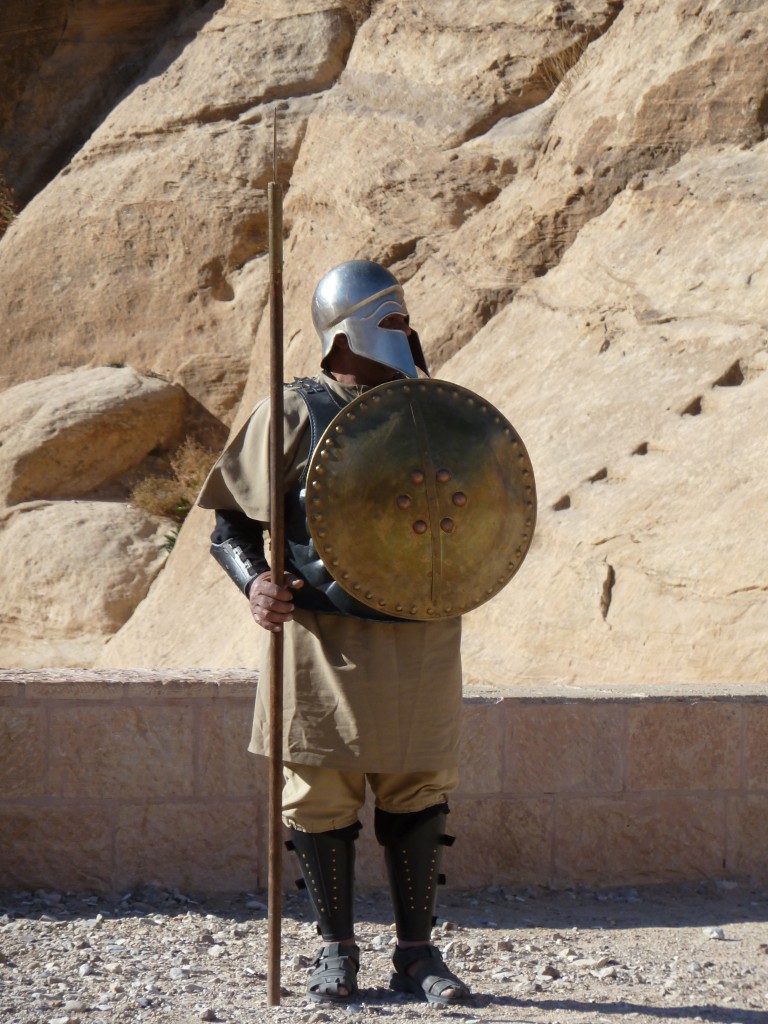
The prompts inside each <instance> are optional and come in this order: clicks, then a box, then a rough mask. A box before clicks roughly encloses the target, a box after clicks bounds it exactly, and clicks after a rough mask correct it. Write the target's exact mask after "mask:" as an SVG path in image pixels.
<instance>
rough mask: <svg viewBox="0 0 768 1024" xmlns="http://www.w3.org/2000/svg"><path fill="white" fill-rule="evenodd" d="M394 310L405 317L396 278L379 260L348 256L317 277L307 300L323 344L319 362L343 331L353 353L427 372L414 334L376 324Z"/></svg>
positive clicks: (413, 373)
mask: <svg viewBox="0 0 768 1024" xmlns="http://www.w3.org/2000/svg"><path fill="white" fill-rule="evenodd" d="M393 313H398V314H400V315H401V316H408V309H407V307H406V305H405V298H404V296H403V289H402V287H401V286H400V284H399V283H398V281H397V278H396V277H395V276H394V275H393V274H391V273H390V272H389V271H388V270H386V269H385V268H384V267H382V266H381V265H380V264H379V263H374V262H373V261H371V260H350V261H349V262H347V263H342V264H340V265H339V266H338V267H334V268H333V270H331V271H329V272H328V273H327V274H326V275H325V277H324V278H323V279H322V281H320V283H319V284H318V286H317V288H316V289H315V294H314V297H313V299H312V320H313V322H314V325H315V330H316V331H317V333H318V335H319V336H320V340H321V342H322V346H323V354H322V360H321V366H322V365H324V364H325V361H326V359H327V357H328V355H329V354H330V351H331V348H332V347H333V339H334V338H335V337H336V335H337V334H344V335H345V336H346V338H347V340H348V342H349V347H350V349H351V350H352V352H354V353H355V355H359V356H362V357H364V358H365V359H372V360H373V361H374V362H376V363H381V364H382V365H384V366H389V367H391V368H392V369H393V370H396V371H398V372H399V373H402V374H403V375H404V376H406V377H417V376H418V369H422V370H423V371H424V373H426V372H427V367H426V362H425V359H424V354H423V352H422V350H421V344H420V343H419V339H418V336H417V335H416V334H415V332H414V333H412V335H411V337H410V338H409V336H408V335H407V334H406V333H405V331H400V330H395V329H391V328H385V327H381V321H382V320H384V319H385V318H386V317H388V316H391V315H392V314H393Z"/></svg>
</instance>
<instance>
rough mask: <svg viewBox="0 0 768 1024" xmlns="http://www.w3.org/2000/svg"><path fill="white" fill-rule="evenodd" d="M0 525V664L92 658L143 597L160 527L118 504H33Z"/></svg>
mask: <svg viewBox="0 0 768 1024" xmlns="http://www.w3.org/2000/svg"><path fill="white" fill-rule="evenodd" d="M0 525H2V529H0V562H1V563H2V565H3V587H2V591H1V592H0V622H2V628H0V663H1V664H3V665H14V666H17V667H28V668H36V667H37V668H40V667H67V666H74V665H84V664H89V663H91V662H93V660H94V659H95V657H96V655H97V653H98V651H99V649H100V648H101V647H102V645H103V644H104V642H105V641H106V640H107V638H108V637H109V636H111V635H112V634H113V633H114V632H115V631H116V630H117V629H119V628H120V626H121V625H123V623H124V622H125V621H126V620H127V619H129V617H130V615H131V613H132V612H133V610H134V608H135V607H136V606H137V605H138V604H139V603H140V602H141V601H142V600H143V598H144V597H145V596H146V593H147V590H148V589H149V585H150V583H151V582H152V579H153V578H154V577H155V575H156V574H157V573H158V572H159V570H160V568H161V567H162V565H163V562H164V561H165V558H166V552H165V551H164V550H163V548H162V543H163V535H164V533H165V532H166V531H167V529H168V526H167V524H166V523H165V522H163V521H158V520H156V519H152V518H150V517H149V516H147V515H146V514H145V513H144V512H141V511H139V510H138V509H135V508H132V507H130V506H128V505H125V504H122V503H119V502H89V501H64V502H55V503H51V502H37V503H29V504H27V505H22V506H17V507H16V508H15V509H13V510H12V511H10V512H6V513H5V515H4V517H3V520H2V523H1V524H0Z"/></svg>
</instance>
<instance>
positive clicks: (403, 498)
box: [397, 494, 411, 510]
mask: <svg viewBox="0 0 768 1024" xmlns="http://www.w3.org/2000/svg"><path fill="white" fill-rule="evenodd" d="M397 507H398V508H401V509H403V510H405V509H407V508H410V507H411V498H410V495H408V494H401V495H400V497H399V498H398V499H397Z"/></svg>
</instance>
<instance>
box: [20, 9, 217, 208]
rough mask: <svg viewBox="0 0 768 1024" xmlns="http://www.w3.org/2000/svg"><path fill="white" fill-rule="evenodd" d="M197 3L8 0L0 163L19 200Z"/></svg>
mask: <svg viewBox="0 0 768 1024" xmlns="http://www.w3.org/2000/svg"><path fill="white" fill-rule="evenodd" d="M202 3H203V0H191V2H190V0H155V3H152V4H137V3H135V0H117V2H112V3H109V4H104V3H101V2H100V0H79V2H78V3H77V4H74V5H73V4H72V3H70V2H69V0H44V2H41V3H34V4H30V3H28V2H27V0H6V2H5V3H4V5H3V14H4V16H5V19H6V24H7V25H12V26H13V31H12V32H8V33H4V34H3V35H2V36H0V57H1V58H2V65H3V91H2V94H1V95H0V166H2V167H3V169H4V171H5V174H6V176H7V177H8V180H9V181H12V182H13V184H14V188H15V190H16V192H17V193H18V194H19V195H20V196H21V197H22V198H23V199H24V200H25V201H26V200H28V199H29V198H30V196H31V195H33V194H34V193H35V192H37V191H39V189H40V188H41V187H42V186H43V185H44V184H45V183H46V182H47V181H48V180H50V178H51V177H52V176H53V175H54V174H55V173H56V171H58V170H59V168H60V167H61V166H62V165H63V164H64V163H66V160H67V157H68V155H69V154H71V153H73V152H75V151H76V150H77V149H79V148H80V146H82V144H83V142H85V140H86V139H87V138H88V135H89V134H90V132H91V131H92V130H93V128H94V127H95V126H96V124H98V122H99V121H100V120H101V119H102V118H103V117H104V115H105V114H107V113H108V112H109V110H110V108H111V107H112V105H113V104H114V103H115V101H116V100H117V99H118V98H119V96H120V94H121V93H122V92H123V90H124V89H126V87H128V86H129V85H130V83H131V82H132V81H133V80H134V79H135V78H136V75H137V74H139V73H140V72H141V69H142V67H143V66H144V64H146V61H147V59H148V57H149V56H150V55H151V54H152V53H153V52H154V51H156V50H157V49H159V47H160V46H161V45H162V43H163V42H164V40H165V38H166V35H167V33H168V31H169V28H170V26H172V24H173V22H174V20H175V19H176V18H177V17H178V15H179V14H180V13H181V12H186V13H189V10H190V8H192V7H200V6H201V5H202Z"/></svg>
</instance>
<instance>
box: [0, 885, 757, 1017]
mask: <svg viewBox="0 0 768 1024" xmlns="http://www.w3.org/2000/svg"><path fill="white" fill-rule="evenodd" d="M56 895H58V897H59V898H58V899H56V898H55V897H56ZM518 895H521V896H523V898H524V902H522V903H521V901H519V900H518V899H517V896H518ZM601 895H602V896H603V897H604V898H602V899H601V898H598V897H599V896H601ZM470 900H471V901H474V902H470ZM249 904H252V905H249ZM356 904H357V909H358V922H359V925H358V927H359V936H358V938H359V944H360V947H361V950H362V956H363V963H362V970H361V974H360V994H359V997H356V998H355V1000H354V1002H353V1003H351V1004H349V1006H346V1005H344V1004H342V1005H341V1006H320V1005H318V1004H315V1003H311V1002H309V1001H308V1000H307V998H306V995H305V978H306V976H305V975H304V974H302V972H305V971H306V968H307V966H308V965H309V964H310V963H311V960H312V959H313V957H314V954H315V953H316V951H317V948H318V936H317V934H316V930H315V925H314V922H313V921H312V920H311V916H310V914H309V912H308V903H307V901H306V897H304V896H298V895H297V896H292V895H286V901H285V914H284V920H283V941H282V949H281V959H282V971H283V972H284V976H283V977H282V978H281V981H282V982H283V986H282V988H281V992H282V994H281V1001H280V1005H279V1006H278V1007H268V1006H267V1000H266V966H267V919H266V917H265V916H264V914H263V912H262V911H263V910H265V909H266V904H265V903H264V902H263V901H262V900H259V899H257V898H256V897H255V896H254V895H253V894H248V895H247V896H241V897H236V896H232V897H210V898H198V897H194V898H192V897H190V896H185V895H182V894H178V893H175V892H174V891H171V890H163V889H160V888H150V887H142V889H141V890H136V891H135V892H132V893H127V894H121V895H120V896H119V897H117V898H115V899H106V898H100V897H87V898H86V899H84V898H83V896H82V895H79V894H72V893H64V892H62V893H59V894H53V895H52V894H51V893H50V892H45V894H44V895H42V894H39V895H36V894H31V893H25V894H8V893H5V894H0V1021H5V1020H8V1021H9V1024H51V1022H53V1021H55V1022H57V1024H194V1021H195V1020H198V1021H213V1022H222V1024H267V1022H269V1024H327V1022H339V1021H341V1020H344V1019H349V1018H356V1019H359V1020H361V1021H366V1022H370V1024H436V1022H437V1021H439V1020H441V1019H444V1020H445V1022H446V1024H447V1021H448V1018H449V1017H450V1018H453V1017H456V1018H457V1019H458V1018H461V1020H462V1021H464V1024H484V1022H485V1024H495V1022H497V1021H500V1020H517V1019H521V1020H522V1019H525V1021H526V1024H600V1022H601V1021H603V1020H608V1021H610V1018H611V1017H612V1016H615V1015H616V1014H617V1013H618V1014H620V1015H621V1016H627V1017H632V1019H633V1024H669V1020H670V1019H671V1018H672V1017H680V1018H681V1019H682V1017H683V1016H684V1015H685V1014H686V1012H687V1011H688V1010H689V1009H691V1008H694V1007H695V1008H696V1009H697V1010H699V1009H700V1008H701V1007H704V1006H706V1007H707V1014H706V1015H705V1016H704V1019H705V1020H714V1019H717V1020H722V1021H723V1024H737V1022H736V1021H735V1020H734V1018H733V1016H732V1015H733V1014H734V1013H738V1014H739V1020H741V1021H748V1020H750V1019H751V1016H750V1014H752V1015H754V1014H755V1013H758V1014H759V1013H760V1012H763V1009H764V1007H763V1002H762V1000H763V999H764V995H765V993H766V992H768V956H766V953H768V942H767V941H766V939H765V930H764V929H765V924H764V922H765V919H766V910H768V894H766V893H763V892H761V891H759V890H755V889H752V890H750V888H749V886H747V885H741V886H737V887H725V886H722V885H715V884H710V885H709V887H708V888H707V887H704V886H702V887H701V891H697V890H696V889H695V888H694V887H691V888H690V889H685V888H682V889H679V888H678V889H675V888H674V887H669V888H666V889H665V888H664V887H659V888H658V889H656V888H653V889H645V888H644V889H642V890H628V889H621V890H616V889H614V890H610V891H609V892H607V893H602V894H600V893H597V892H594V891H589V890H583V891H582V890H569V891H566V892H562V893H554V892H550V891H548V890H545V889H543V888H542V889H535V890H529V889H526V890H522V891H520V890H514V889H512V888H509V887H499V886H497V887H489V888H487V889H485V890H482V891H480V892H477V891H476V892H475V893H473V894H472V896H471V897H470V898H465V897H464V896H463V895H462V894H459V893H456V892H455V891H450V890H449V891H447V892H446V894H445V903H444V906H445V908H446V911H447V917H446V918H445V920H444V921H443V923H442V924H441V925H439V926H438V927H436V928H435V929H434V932H433V941H435V943H436V944H437V945H438V946H439V947H440V948H441V949H442V950H443V952H444V954H445V956H446V960H447V961H448V962H449V964H450V966H451V969H452V970H454V971H455V972H456V973H457V974H458V975H459V976H460V977H464V978H465V980H466V981H467V982H468V984H469V985H470V986H471V988H472V989H473V991H474V992H475V993H476V995H475V996H474V997H473V999H472V1001H471V1003H469V1004H467V1005H466V1006H464V1007H462V1008H461V1009H458V1008H455V1007H448V1008H441V1007H438V1006H433V1005H430V1004H427V1003H426V1002H424V1001H420V1000H418V999H416V998H414V997H412V996H410V995H408V994H401V993H395V992H393V991H391V990H390V988H389V978H390V975H391V971H392V964H391V959H390V956H391V946H392V943H393V942H394V940H395V933H394V931H393V929H392V927H391V925H390V921H391V905H390V901H389V897H388V895H387V894H386V893H374V894H372V895H371V896H370V897H369V896H366V897H365V898H362V899H359V900H357V901H356ZM491 906H492V907H493V910H492V912H491V910H490V908H491ZM737 906H738V908H739V910H738V912H737V911H736V910H735V909H733V908H735V907H737ZM51 916H55V917H56V918H57V920H55V921H52V920H49V919H47V918H50V917H51ZM713 918H714V919H716V920H717V919H720V920H722V921H723V926H722V927H718V928H713V927H711V926H708V927H706V928H703V927H702V922H703V921H706V920H712V919H713ZM491 921H495V922H496V924H491V923H489V922H491ZM726 933H727V938H728V941H727V942H723V941H721V942H720V945H719V947H715V948H713V947H711V946H710V947H708V948H709V950H710V951H711V959H705V958H704V957H703V956H702V954H701V948H702V943H703V941H706V939H709V938H718V939H720V940H723V939H725V938H726ZM702 936H704V937H705V938H704V939H703V938H702ZM698 956H701V957H702V958H701V960H699V959H698V958H697V957H698ZM517 1001H519V1002H520V1005H518V1006H515V1005H514V1004H515V1002H517ZM609 1006H610V1007H614V1008H616V1009H614V1010H612V1011H610V1012H609V1010H608V1007H609ZM729 1007H730V1011H729V1009H728V1008H729ZM737 1007H738V1008H739V1009H737ZM742 1008H743V1009H742ZM686 1019H690V1020H693V1016H690V1017H687V1018H686ZM614 1024H615V1022H614Z"/></svg>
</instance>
